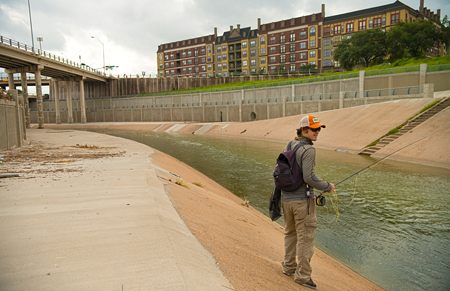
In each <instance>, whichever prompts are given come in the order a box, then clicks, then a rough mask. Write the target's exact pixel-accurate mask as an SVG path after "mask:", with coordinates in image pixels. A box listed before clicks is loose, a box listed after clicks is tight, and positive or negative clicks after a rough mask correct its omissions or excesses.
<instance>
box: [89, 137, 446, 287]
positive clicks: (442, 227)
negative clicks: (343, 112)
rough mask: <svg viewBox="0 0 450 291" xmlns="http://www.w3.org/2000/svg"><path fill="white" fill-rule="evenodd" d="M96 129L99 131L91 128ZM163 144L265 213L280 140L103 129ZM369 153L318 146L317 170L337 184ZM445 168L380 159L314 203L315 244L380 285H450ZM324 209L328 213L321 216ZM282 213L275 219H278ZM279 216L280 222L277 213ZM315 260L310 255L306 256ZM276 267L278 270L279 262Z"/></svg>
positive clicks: (364, 161) (360, 165)
mask: <svg viewBox="0 0 450 291" xmlns="http://www.w3.org/2000/svg"><path fill="white" fill-rule="evenodd" d="M97 132H98V131H97ZM101 132H103V133H108V134H111V135H115V136H120V137H125V138H128V139H132V140H135V141H138V142H141V143H144V144H146V145H149V146H150V147H152V148H155V149H158V150H160V151H163V152H165V153H167V154H169V155H171V156H173V157H175V158H177V159H178V160H180V161H183V162H184V163H186V164H188V165H190V166H191V167H193V168H195V169H197V170H198V171H200V172H202V173H204V174H206V175H207V176H208V177H210V178H212V179H213V180H215V181H216V182H218V183H219V184H221V185H222V186H224V187H225V188H227V189H228V190H230V191H231V192H233V193H234V194H235V195H237V196H239V197H241V198H243V197H244V196H247V197H248V200H249V201H250V204H251V205H252V206H253V207H255V208H257V209H258V210H259V211H261V212H262V213H264V214H266V215H268V200H269V196H270V194H271V191H272V188H273V180H272V177H271V174H272V172H273V168H274V166H275V160H276V157H277V156H278V154H279V152H280V151H281V150H282V149H283V148H284V146H285V144H281V143H274V142H265V141H264V142H263V141H255V140H245V139H232V138H218V137H208V136H201V135H184V134H173V133H171V134H166V133H153V132H149V133H142V132H132V131H126V132H125V131H107V130H102V131H101ZM374 161H375V159H373V158H370V157H368V156H357V155H350V154H345V153H338V152H334V151H328V150H320V149H318V150H317V158H316V174H317V175H318V176H319V177H321V178H322V179H324V180H327V181H330V182H333V183H337V182H339V181H341V180H343V179H344V178H346V177H347V176H349V175H351V174H353V173H354V172H356V171H358V170H360V169H362V168H364V167H366V166H368V165H370V164H371V163H373V162H374ZM449 189H450V170H446V169H440V168H434V167H426V166H421V165H415V164H410V163H401V162H395V161H389V160H385V161H383V162H382V163H380V164H377V165H376V166H375V167H372V168H370V169H369V170H368V171H366V172H364V173H362V174H360V175H358V176H357V185H356V188H355V179H353V178H352V179H349V180H347V181H346V182H344V183H342V184H341V185H339V186H338V188H337V193H338V195H339V197H340V199H341V200H342V201H343V202H344V203H346V204H348V203H350V202H351V201H352V200H351V198H352V196H353V195H354V197H355V198H354V199H353V203H352V205H351V206H348V207H346V206H343V205H339V214H340V216H339V218H338V221H337V222H329V221H331V220H333V219H334V218H335V212H334V211H333V210H332V207H331V205H330V202H329V201H330V200H329V199H328V200H327V206H328V209H329V213H328V211H327V209H326V208H324V207H319V210H318V220H319V227H318V230H317V235H316V246H317V247H318V248H319V249H321V250H322V251H324V252H326V253H327V254H329V255H331V256H332V257H334V258H336V259H337V260H339V261H340V262H342V263H344V264H346V265H347V266H348V267H350V268H351V269H353V270H354V271H356V272H358V273H359V274H361V275H363V276H364V277H366V278H368V279H369V280H371V281H372V282H374V283H376V284H378V285H379V286H381V287H383V288H385V289H386V290H392V291H393V290H450V209H449V202H450V195H449ZM327 216H328V217H327ZM280 220H281V221H280ZM280 220H279V222H280V223H281V224H282V223H283V222H282V219H280ZM313 259H314V258H313ZM280 270H281V269H280Z"/></svg>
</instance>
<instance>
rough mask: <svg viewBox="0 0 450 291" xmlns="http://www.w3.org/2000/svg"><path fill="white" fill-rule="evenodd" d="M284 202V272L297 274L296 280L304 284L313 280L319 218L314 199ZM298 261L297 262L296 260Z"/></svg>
mask: <svg viewBox="0 0 450 291" xmlns="http://www.w3.org/2000/svg"><path fill="white" fill-rule="evenodd" d="M307 204H308V203H307V200H297V201H288V202H283V213H284V229H285V231H284V252H285V254H284V261H283V262H282V263H281V264H282V265H283V271H284V272H286V273H291V274H292V273H295V276H294V280H295V282H297V283H299V284H304V283H306V282H308V281H309V279H310V278H311V273H312V269H311V265H310V262H311V258H312V256H313V254H314V238H315V236H316V228H317V217H316V204H315V203H314V199H309V215H308V207H307ZM296 259H297V260H296Z"/></svg>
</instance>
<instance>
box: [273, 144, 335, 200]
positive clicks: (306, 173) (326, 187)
mask: <svg viewBox="0 0 450 291" xmlns="http://www.w3.org/2000/svg"><path fill="white" fill-rule="evenodd" d="M300 142H301V141H298V140H293V141H292V144H291V149H294V148H295V146H297V145H298V144H299V143H300ZM286 150H287V146H286V148H285V149H284V151H286ZM295 159H296V161H297V163H298V165H299V166H300V169H301V170H302V173H303V180H304V181H305V183H303V185H302V186H300V188H298V189H297V190H295V191H293V192H285V191H282V194H283V195H282V197H283V201H295V200H305V199H306V184H308V185H309V186H310V195H314V190H313V188H315V189H318V190H319V191H321V192H323V191H331V184H330V183H328V182H326V181H323V180H321V179H319V178H318V177H317V176H316V173H315V171H314V167H315V165H316V149H315V148H314V147H313V146H312V145H310V144H305V145H302V146H300V147H299V149H298V150H297V152H296V153H295Z"/></svg>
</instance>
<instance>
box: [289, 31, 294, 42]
mask: <svg viewBox="0 0 450 291" xmlns="http://www.w3.org/2000/svg"><path fill="white" fill-rule="evenodd" d="M289 40H290V41H295V33H291V35H290V36H289Z"/></svg>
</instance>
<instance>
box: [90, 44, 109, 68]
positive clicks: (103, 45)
mask: <svg viewBox="0 0 450 291" xmlns="http://www.w3.org/2000/svg"><path fill="white" fill-rule="evenodd" d="M91 38H95V39H96V40H98V41H99V42H100V43H101V44H102V47H103V74H105V75H106V68H105V44H104V43H103V42H101V41H100V40H99V39H98V38H96V37H95V36H91Z"/></svg>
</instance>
